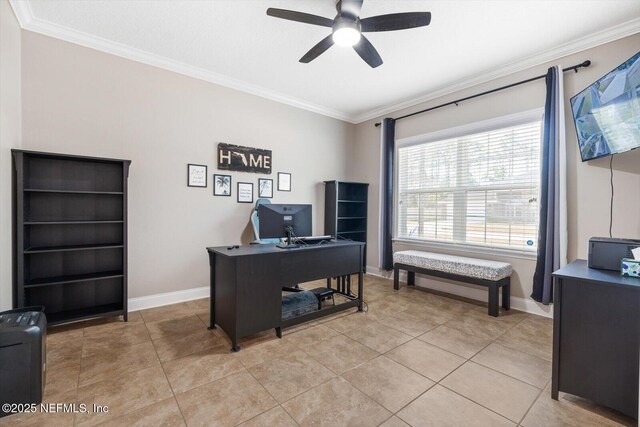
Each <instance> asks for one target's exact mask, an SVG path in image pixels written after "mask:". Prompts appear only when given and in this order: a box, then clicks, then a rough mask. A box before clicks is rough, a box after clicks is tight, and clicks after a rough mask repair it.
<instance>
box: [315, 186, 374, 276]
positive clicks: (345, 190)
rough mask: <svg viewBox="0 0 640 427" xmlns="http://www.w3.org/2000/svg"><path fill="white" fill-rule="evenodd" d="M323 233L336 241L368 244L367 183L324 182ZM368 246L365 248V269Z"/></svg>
mask: <svg viewBox="0 0 640 427" xmlns="http://www.w3.org/2000/svg"><path fill="white" fill-rule="evenodd" d="M324 185H325V188H324V209H325V211H324V234H327V235H331V236H334V237H335V238H336V239H338V240H354V241H356V242H364V243H367V203H368V193H369V184H365V183H361V182H345V181H325V182H324ZM366 259H367V247H366V245H365V249H364V257H363V262H364V267H365V268H366V263H367V261H366Z"/></svg>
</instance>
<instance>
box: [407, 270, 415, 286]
mask: <svg viewBox="0 0 640 427" xmlns="http://www.w3.org/2000/svg"><path fill="white" fill-rule="evenodd" d="M407 285H408V286H415V285H416V272H415V271H407Z"/></svg>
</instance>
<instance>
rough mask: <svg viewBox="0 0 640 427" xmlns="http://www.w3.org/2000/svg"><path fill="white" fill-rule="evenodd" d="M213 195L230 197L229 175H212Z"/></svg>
mask: <svg viewBox="0 0 640 427" xmlns="http://www.w3.org/2000/svg"><path fill="white" fill-rule="evenodd" d="M213 195H214V196H231V175H218V174H213Z"/></svg>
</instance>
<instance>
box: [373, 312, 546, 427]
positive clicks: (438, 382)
mask: <svg viewBox="0 0 640 427" xmlns="http://www.w3.org/2000/svg"><path fill="white" fill-rule="evenodd" d="M524 320H525V319H522V320H520V321H519V322H517V323H515V324H514V325H513V326H512V327H510V328H509V329H507V330H506V331H504V332H503V333H502V334H500V335H498V336H497V337H496V338H495V339H493V340H492V341H491V342H489V344H487V345H486V346H484V347H482V348H481V349H480V350H478V351H477V352H476V353H474V354H473V356H471V357H470V358H468V359H467V358H465V359H466V360H465V361H464V362H463V363H461V364H460V366H458V367H456V368H455V369H454V370H452V371H451V372H449V373H448V374H447V375H445V376H444V377H442V378H441V379H440V380H439V381H435V384H434V385H433V386H431V387H429V388H428V389H427V390H425V391H424V392H423V393H421V394H420V395H419V396H417V397H416V398H415V399H413V400H411V401H410V402H408V403H407V404H406V405H404V406H403V407H402V408H400V409H399V410H398V411H396V412H395V413H394V415H396V416H398V418H400V419H402V418H401V417H400V416H399V415H398V413H399V412H400V411H402V410H403V409H404V408H406V407H407V406H409V405H411V403H413V402H414V401H415V400H417V399H419V398H420V396H422V395H424V394H425V393H427V392H428V391H429V390H431V389H432V388H433V387H435V386H436V385H440V386H441V387H444V388H446V389H447V390H450V391H451V392H453V393H455V394H457V395H459V396H461V397H463V398H464V399H466V400H468V401H470V402H473V403H475V404H476V405H479V406H480V407H482V408H485V409H487V410H488V411H491V412H493V413H495V414H497V415H499V416H500V417H502V418H504V419H506V420H509V419H508V418H507V417H505V416H504V415H501V414H499V413H497V412H496V411H494V410H492V409H490V408H487V407H485V406H484V405H482V404H480V403H478V402H475V401H474V400H471V399H469V398H468V397H466V396H463V395H461V394H459V393H457V392H456V391H454V390H451V389H450V388H448V387H446V386H445V385H444V384H440V383H441V382H442V381H444V380H445V379H446V378H447V377H449V376H450V375H451V374H453V373H454V372H455V371H457V370H458V369H460V368H461V367H462V366H464V365H465V364H467V363H468V362H470V361H471V359H472V358H473V357H475V356H476V355H477V354H478V353H480V352H481V351H483V350H484V349H486V348H487V347H489V346H490V345H491V344H493V343H494V342H496V340H498V338H500V337H501V336H502V335H504V334H506V333H507V332H509V331H510V330H511V329H513V328H515V327H516V326H517V325H519V324H520V323H521V322H522V321H524ZM445 323H446V322H445ZM440 326H442V325H440ZM453 329H455V328H453ZM414 339H418V338H417V337H416V338H414ZM411 341H412V340H411ZM418 341H421V342H424V341H422V340H420V339H418ZM407 342H410V341H407ZM404 344H406V343H404ZM426 344H430V343H426ZM401 345H403V344H401ZM430 345H433V344H430ZM398 347H399V346H398ZM435 347H437V348H440V347H438V346H435ZM395 348H397V347H395ZM395 348H394V349H395ZM440 349H441V350H443V351H447V352H448V353H451V354H454V355H455V356H458V357H462V356H459V355H457V354H455V353H452V352H450V351H448V350H445V349H443V348H440ZM392 350H393V349H391V350H389V351H392ZM389 351H388V352H389ZM388 352H386V353H388ZM386 353H385V354H386ZM392 360H393V359H392ZM397 363H400V362H397ZM474 363H475V362H474ZM400 364H401V365H402V366H405V365H404V364H402V363H400ZM481 366H484V365H481ZM405 367H406V368H408V369H411V368H409V367H408V366H405ZM411 370H412V371H413V372H416V373H417V374H418V375H422V374H420V373H419V372H417V371H415V370H413V369H411ZM496 372H497V371H496ZM503 375H505V374H503ZM422 376H423V377H425V376H424V375H422ZM425 378H427V379H428V380H430V381H433V380H432V379H431V378H428V377H425ZM510 378H512V377H510ZM521 382H522V381H521ZM525 384H526V383H525ZM536 400H537V398H536ZM534 403H535V400H534ZM402 420H403V419H402ZM403 421H404V420H403ZM509 421H511V420H509Z"/></svg>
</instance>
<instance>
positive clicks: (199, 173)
mask: <svg viewBox="0 0 640 427" xmlns="http://www.w3.org/2000/svg"><path fill="white" fill-rule="evenodd" d="M187 186H189V187H202V188H206V187H207V167H206V166H205V165H193V164H191V163H189V164H188V165H187Z"/></svg>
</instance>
